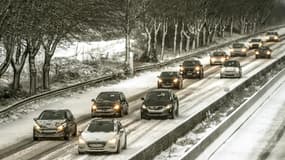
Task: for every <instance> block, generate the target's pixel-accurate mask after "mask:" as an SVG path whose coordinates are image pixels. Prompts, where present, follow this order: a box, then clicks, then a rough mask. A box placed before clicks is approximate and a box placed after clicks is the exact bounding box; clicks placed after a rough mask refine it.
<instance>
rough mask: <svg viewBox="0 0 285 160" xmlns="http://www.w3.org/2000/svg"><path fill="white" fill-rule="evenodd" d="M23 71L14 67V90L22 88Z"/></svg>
mask: <svg viewBox="0 0 285 160" xmlns="http://www.w3.org/2000/svg"><path fill="white" fill-rule="evenodd" d="M21 72H22V70H17V69H15V70H14V68H13V74H14V75H13V82H12V88H13V90H18V89H20V79H21Z"/></svg>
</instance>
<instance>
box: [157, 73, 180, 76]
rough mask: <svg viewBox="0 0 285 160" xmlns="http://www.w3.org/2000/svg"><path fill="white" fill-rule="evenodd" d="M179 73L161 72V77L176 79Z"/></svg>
mask: <svg viewBox="0 0 285 160" xmlns="http://www.w3.org/2000/svg"><path fill="white" fill-rule="evenodd" d="M177 75H178V74H177V72H161V73H160V77H175V76H177Z"/></svg>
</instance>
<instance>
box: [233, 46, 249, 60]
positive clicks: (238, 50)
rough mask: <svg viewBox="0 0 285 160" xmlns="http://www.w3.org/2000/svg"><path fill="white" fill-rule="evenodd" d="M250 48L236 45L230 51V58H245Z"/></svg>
mask: <svg viewBox="0 0 285 160" xmlns="http://www.w3.org/2000/svg"><path fill="white" fill-rule="evenodd" d="M247 52H248V48H247V46H246V45H245V44H244V43H234V44H233V45H232V47H231V49H230V56H231V57H235V56H243V57H246V56H247Z"/></svg>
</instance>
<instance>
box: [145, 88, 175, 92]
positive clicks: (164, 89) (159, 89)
mask: <svg viewBox="0 0 285 160" xmlns="http://www.w3.org/2000/svg"><path fill="white" fill-rule="evenodd" d="M159 91H160V92H161V91H166V92H171V89H166V88H155V89H153V90H151V91H149V92H159Z"/></svg>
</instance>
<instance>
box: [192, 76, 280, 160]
mask: <svg viewBox="0 0 285 160" xmlns="http://www.w3.org/2000/svg"><path fill="white" fill-rule="evenodd" d="M284 95H285V75H284V76H283V78H282V79H281V80H279V81H278V82H277V83H275V84H274V86H272V87H271V89H270V90H269V91H267V93H265V94H264V95H263V96H262V97H260V98H259V100H258V101H257V102H256V103H255V104H254V105H253V106H251V108H256V109H257V110H256V111H255V112H253V113H254V114H253V115H252V116H251V117H250V118H249V119H247V121H246V122H238V121H239V120H238V121H237V122H235V123H234V124H233V127H232V128H229V129H228V130H232V129H234V128H237V126H236V124H238V123H243V124H242V125H241V127H240V128H238V130H237V131H235V132H234V133H233V135H231V136H230V137H229V138H228V139H227V140H226V141H225V142H219V143H220V144H221V143H223V144H222V145H221V146H214V144H213V145H212V146H210V147H209V149H208V148H207V149H206V150H205V151H204V152H203V153H202V154H201V155H200V157H198V158H197V160H206V159H209V160H221V159H230V160H257V159H266V156H267V155H268V153H269V155H270V152H271V151H270V147H269V146H271V145H272V143H274V140H275V138H273V137H275V136H276V135H275V134H276V133H277V131H278V130H280V128H283V127H284V122H285V116H284V115H285V105H284V104H285V99H284ZM248 112H250V111H248ZM240 119H242V118H240ZM226 132H228V131H226ZM226 132H225V133H224V134H222V135H221V136H220V137H223V136H224V137H225V136H226V134H227V133H226ZM283 137H284V136H283ZM218 140H219V139H218ZM283 140H284V138H283ZM216 141H217V140H216ZM280 143H283V146H284V141H282V139H281V140H280ZM216 144H217V143H216ZM280 145H281V144H280ZM281 146H282V145H281ZM214 147H217V148H216V149H214ZM276 150H277V151H279V154H276V156H277V157H278V158H277V157H275V156H274V155H272V157H273V158H272V159H276V160H277V159H280V160H281V159H285V154H284V147H283V148H280V147H278V148H277V149H276Z"/></svg>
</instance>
